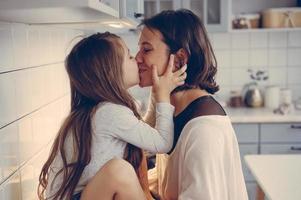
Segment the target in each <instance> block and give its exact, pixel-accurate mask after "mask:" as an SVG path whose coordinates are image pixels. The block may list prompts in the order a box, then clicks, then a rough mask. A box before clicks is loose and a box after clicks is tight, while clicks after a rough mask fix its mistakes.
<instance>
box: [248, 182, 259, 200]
mask: <svg viewBox="0 0 301 200" xmlns="http://www.w3.org/2000/svg"><path fill="white" fill-rule="evenodd" d="M246 187H247V192H248V197H249V200H256V194H257V184H256V182H247V183H246Z"/></svg>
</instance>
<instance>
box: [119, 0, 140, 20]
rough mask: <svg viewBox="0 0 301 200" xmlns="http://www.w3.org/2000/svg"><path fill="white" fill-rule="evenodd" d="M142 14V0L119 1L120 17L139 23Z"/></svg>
mask: <svg viewBox="0 0 301 200" xmlns="http://www.w3.org/2000/svg"><path fill="white" fill-rule="evenodd" d="M143 14H144V1H143V0H124V1H120V15H121V16H120V17H121V18H125V19H127V20H130V21H133V22H134V23H139V20H140V19H139V18H140V16H143Z"/></svg>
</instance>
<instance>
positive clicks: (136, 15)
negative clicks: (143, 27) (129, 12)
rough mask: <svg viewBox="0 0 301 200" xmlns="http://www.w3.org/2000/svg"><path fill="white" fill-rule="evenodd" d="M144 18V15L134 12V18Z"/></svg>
mask: <svg viewBox="0 0 301 200" xmlns="http://www.w3.org/2000/svg"><path fill="white" fill-rule="evenodd" d="M143 16H144V14H143V13H136V12H134V17H135V18H140V17H143Z"/></svg>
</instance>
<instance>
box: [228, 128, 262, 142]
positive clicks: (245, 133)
mask: <svg viewBox="0 0 301 200" xmlns="http://www.w3.org/2000/svg"><path fill="white" fill-rule="evenodd" d="M233 128H234V130H235V134H236V137H237V140H238V143H239V144H242V143H258V142H259V125H258V124H233Z"/></svg>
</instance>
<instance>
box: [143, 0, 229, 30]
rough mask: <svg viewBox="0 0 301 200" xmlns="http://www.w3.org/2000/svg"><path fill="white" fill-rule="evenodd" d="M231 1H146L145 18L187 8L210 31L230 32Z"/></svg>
mask: <svg viewBox="0 0 301 200" xmlns="http://www.w3.org/2000/svg"><path fill="white" fill-rule="evenodd" d="M229 6H230V5H229V0H210V1H209V0H145V3H144V8H145V17H146V18H149V17H151V16H153V15H155V14H157V13H159V12H161V11H163V10H176V9H180V8H186V9H190V10H192V11H193V12H194V13H195V14H196V15H198V16H199V17H200V18H201V19H202V20H203V22H204V24H205V26H206V28H207V30H208V31H227V30H228V16H229V15H228V11H229Z"/></svg>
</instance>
